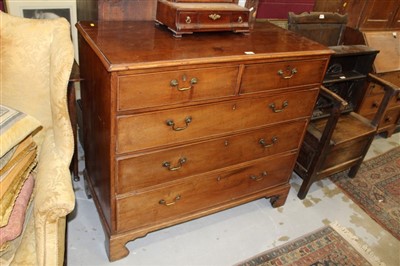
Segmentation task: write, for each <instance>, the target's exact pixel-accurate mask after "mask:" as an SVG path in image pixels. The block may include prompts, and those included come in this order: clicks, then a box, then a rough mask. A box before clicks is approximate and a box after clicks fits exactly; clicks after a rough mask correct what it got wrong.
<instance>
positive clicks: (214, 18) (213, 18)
mask: <svg viewBox="0 0 400 266" xmlns="http://www.w3.org/2000/svg"><path fill="white" fill-rule="evenodd" d="M208 17H209V18H210V19H212V20H214V21H215V20H217V19H220V18H221V15H218V14H215V13H214V14H210V15H208Z"/></svg>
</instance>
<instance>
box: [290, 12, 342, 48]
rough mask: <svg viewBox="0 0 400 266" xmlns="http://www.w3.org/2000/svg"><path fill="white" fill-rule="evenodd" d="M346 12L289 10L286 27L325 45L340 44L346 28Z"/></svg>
mask: <svg viewBox="0 0 400 266" xmlns="http://www.w3.org/2000/svg"><path fill="white" fill-rule="evenodd" d="M346 24H347V14H345V15H341V14H339V13H332V12H304V13H301V14H299V15H296V14H294V13H293V12H289V14H288V29H289V30H291V31H294V32H297V33H299V34H300V35H302V36H304V37H307V38H308V39H311V40H313V41H316V42H319V43H322V44H324V45H326V46H334V45H340V44H341V42H342V39H343V34H344V31H345V29H346Z"/></svg>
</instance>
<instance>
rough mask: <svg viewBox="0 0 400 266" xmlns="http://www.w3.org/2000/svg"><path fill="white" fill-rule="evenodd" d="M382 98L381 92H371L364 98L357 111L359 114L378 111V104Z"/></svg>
mask: <svg viewBox="0 0 400 266" xmlns="http://www.w3.org/2000/svg"><path fill="white" fill-rule="evenodd" d="M382 99H383V94H371V95H370V96H368V97H365V98H364V101H363V103H362V104H361V106H360V110H359V113H360V114H361V115H369V114H375V113H376V112H377V111H378V108H379V105H380V104H381V102H382Z"/></svg>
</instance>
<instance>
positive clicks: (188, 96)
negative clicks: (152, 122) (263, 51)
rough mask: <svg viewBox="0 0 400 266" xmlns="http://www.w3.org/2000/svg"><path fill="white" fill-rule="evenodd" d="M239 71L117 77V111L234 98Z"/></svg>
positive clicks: (195, 71) (188, 71)
mask: <svg viewBox="0 0 400 266" xmlns="http://www.w3.org/2000/svg"><path fill="white" fill-rule="evenodd" d="M238 71H239V67H238V66H235V67H226V68H205V69H190V70H189V69H188V70H180V71H167V72H161V73H149V74H138V75H131V76H120V77H119V78H118V97H117V98H118V107H117V108H118V111H125V110H134V109H141V108H147V107H158V106H163V105H166V104H168V105H171V104H179V103H186V102H190V101H200V100H208V99H215V98H221V97H227V96H232V95H235V88H236V83H237V78H238Z"/></svg>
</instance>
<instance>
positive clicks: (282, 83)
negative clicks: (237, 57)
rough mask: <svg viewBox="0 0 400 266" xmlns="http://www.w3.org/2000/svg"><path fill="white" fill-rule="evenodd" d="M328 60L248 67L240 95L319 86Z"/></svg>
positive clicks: (246, 67)
mask: <svg viewBox="0 0 400 266" xmlns="http://www.w3.org/2000/svg"><path fill="white" fill-rule="evenodd" d="M325 65H326V60H311V61H292V62H291V61H286V62H277V63H265V64H253V65H246V66H245V70H244V73H243V78H242V82H241V86H240V93H241V94H246V93H254V92H261V91H269V90H276V89H282V88H289V87H296V86H303V85H307V84H317V83H320V82H321V81H322V79H321V77H323V75H324V71H325Z"/></svg>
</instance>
